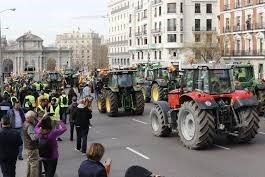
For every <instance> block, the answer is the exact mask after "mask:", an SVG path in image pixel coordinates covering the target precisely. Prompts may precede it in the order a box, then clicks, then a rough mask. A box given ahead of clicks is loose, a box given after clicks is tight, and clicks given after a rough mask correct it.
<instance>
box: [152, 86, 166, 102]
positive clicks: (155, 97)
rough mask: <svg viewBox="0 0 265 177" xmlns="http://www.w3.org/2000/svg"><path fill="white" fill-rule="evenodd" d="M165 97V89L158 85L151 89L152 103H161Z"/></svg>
mask: <svg viewBox="0 0 265 177" xmlns="http://www.w3.org/2000/svg"><path fill="white" fill-rule="evenodd" d="M164 97H165V95H164V92H163V88H162V87H160V86H159V85H158V84H153V85H152V88H151V100H152V102H156V101H161V100H163V99H164Z"/></svg>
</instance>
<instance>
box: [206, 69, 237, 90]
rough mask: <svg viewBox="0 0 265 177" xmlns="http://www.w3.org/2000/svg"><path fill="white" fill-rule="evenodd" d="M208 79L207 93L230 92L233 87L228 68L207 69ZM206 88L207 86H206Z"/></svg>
mask: <svg viewBox="0 0 265 177" xmlns="http://www.w3.org/2000/svg"><path fill="white" fill-rule="evenodd" d="M208 73H209V80H208V81H206V80H205V82H209V84H208V85H209V93H210V94H221V93H230V92H232V91H233V90H234V89H233V87H232V80H231V78H232V72H231V70H228V69H217V70H208ZM207 89H208V88H207Z"/></svg>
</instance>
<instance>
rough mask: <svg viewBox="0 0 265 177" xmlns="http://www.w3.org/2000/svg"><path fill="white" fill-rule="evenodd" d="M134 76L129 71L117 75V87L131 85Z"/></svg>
mask: <svg viewBox="0 0 265 177" xmlns="http://www.w3.org/2000/svg"><path fill="white" fill-rule="evenodd" d="M134 78H135V77H134V76H133V74H131V73H128V74H120V75H118V78H117V79H118V85H119V87H131V86H133V84H134V82H135V81H134Z"/></svg>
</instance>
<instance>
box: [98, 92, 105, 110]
mask: <svg viewBox="0 0 265 177" xmlns="http://www.w3.org/2000/svg"><path fill="white" fill-rule="evenodd" d="M97 106H98V111H99V112H100V113H106V101H105V99H104V97H103V95H99V96H98V99H97Z"/></svg>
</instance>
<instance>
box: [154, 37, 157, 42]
mask: <svg viewBox="0 0 265 177" xmlns="http://www.w3.org/2000/svg"><path fill="white" fill-rule="evenodd" d="M154 38H155V44H156V43H157V41H156V39H157V38H156V36H155V37H154Z"/></svg>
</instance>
